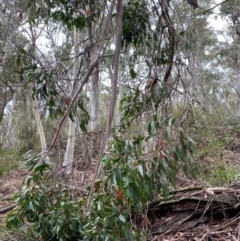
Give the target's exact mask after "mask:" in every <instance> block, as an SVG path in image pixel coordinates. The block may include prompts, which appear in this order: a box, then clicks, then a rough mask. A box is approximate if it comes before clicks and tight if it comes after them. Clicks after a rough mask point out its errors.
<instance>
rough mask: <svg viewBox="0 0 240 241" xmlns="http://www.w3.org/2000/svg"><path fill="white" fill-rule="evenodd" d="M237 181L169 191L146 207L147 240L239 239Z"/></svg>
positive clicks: (204, 240)
mask: <svg viewBox="0 0 240 241" xmlns="http://www.w3.org/2000/svg"><path fill="white" fill-rule="evenodd" d="M239 200H240V183H235V184H234V185H232V186H229V187H215V188H213V187H207V188H206V187H194V188H185V189H182V190H178V191H174V192H172V193H171V195H170V197H169V198H168V200H166V201H165V200H164V199H160V200H158V201H155V202H153V203H151V204H150V205H149V207H148V215H147V219H148V225H147V229H148V231H149V233H150V235H151V237H150V238H149V239H148V240H149V241H150V240H151V241H153V240H156V241H157V240H159V241H167V240H168V241H175V240H179V241H181V240H191V241H200V240H201V241H215V240H216V241H217V240H219V241H220V240H233V241H237V240H240V215H239V214H240V201H239Z"/></svg>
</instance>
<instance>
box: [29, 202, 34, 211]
mask: <svg viewBox="0 0 240 241" xmlns="http://www.w3.org/2000/svg"><path fill="white" fill-rule="evenodd" d="M29 208H30V209H31V210H32V211H33V212H35V208H34V206H33V203H32V202H30V203H29Z"/></svg>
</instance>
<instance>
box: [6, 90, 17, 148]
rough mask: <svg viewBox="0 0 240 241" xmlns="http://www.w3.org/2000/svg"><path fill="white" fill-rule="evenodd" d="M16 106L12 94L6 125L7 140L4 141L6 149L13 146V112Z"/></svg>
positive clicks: (14, 95)
mask: <svg viewBox="0 0 240 241" xmlns="http://www.w3.org/2000/svg"><path fill="white" fill-rule="evenodd" d="M15 104H16V93H14V94H13V99H12V103H11V106H10V108H9V115H8V125H7V140H6V149H11V148H12V147H13V146H14V145H13V140H14V136H13V112H14V108H15Z"/></svg>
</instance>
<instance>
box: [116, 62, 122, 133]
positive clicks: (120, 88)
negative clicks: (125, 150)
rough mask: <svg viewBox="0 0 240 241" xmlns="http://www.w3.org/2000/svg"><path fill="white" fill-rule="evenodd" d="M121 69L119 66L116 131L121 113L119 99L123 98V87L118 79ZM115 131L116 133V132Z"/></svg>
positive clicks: (119, 78)
mask: <svg viewBox="0 0 240 241" xmlns="http://www.w3.org/2000/svg"><path fill="white" fill-rule="evenodd" d="M120 68H121V65H120V66H119V71H118V88H119V90H118V103H117V104H118V106H117V111H116V127H117V129H118V128H119V126H120V121H121V111H120V102H121V99H122V96H123V85H122V79H121V77H120V72H121V70H120ZM117 129H116V131H117Z"/></svg>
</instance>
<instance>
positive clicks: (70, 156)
mask: <svg viewBox="0 0 240 241" xmlns="http://www.w3.org/2000/svg"><path fill="white" fill-rule="evenodd" d="M74 53H75V56H76V60H75V62H74V67H73V81H74V82H75V81H76V80H77V77H78V72H79V68H80V61H79V32H78V30H77V29H74ZM73 87H74V84H72V93H73V92H74V89H73ZM76 126H77V124H76V120H74V121H72V120H71V119H70V118H69V127H68V141H67V148H66V152H65V157H64V162H63V165H62V166H63V168H64V173H65V174H67V175H69V174H71V173H72V170H73V160H74V146H75V138H76V137H75V130H76Z"/></svg>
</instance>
